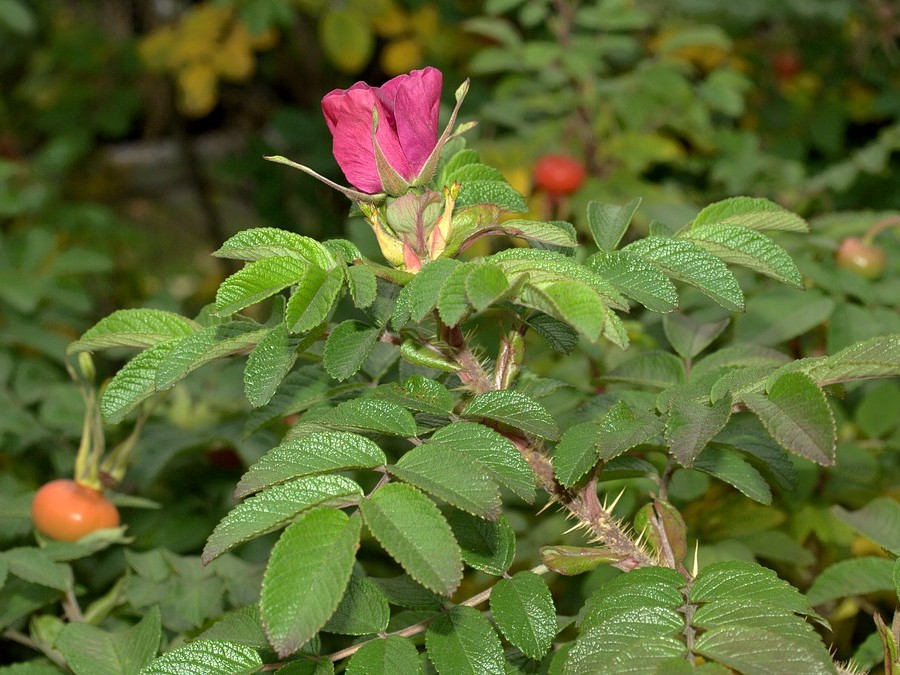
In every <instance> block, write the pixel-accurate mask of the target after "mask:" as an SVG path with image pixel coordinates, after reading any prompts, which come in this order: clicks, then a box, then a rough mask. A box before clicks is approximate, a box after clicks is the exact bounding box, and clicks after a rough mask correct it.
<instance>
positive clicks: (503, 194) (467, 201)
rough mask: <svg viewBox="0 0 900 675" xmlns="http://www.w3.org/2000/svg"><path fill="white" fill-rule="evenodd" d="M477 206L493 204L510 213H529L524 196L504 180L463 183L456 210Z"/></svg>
mask: <svg viewBox="0 0 900 675" xmlns="http://www.w3.org/2000/svg"><path fill="white" fill-rule="evenodd" d="M476 204H493V205H494V206H497V207H499V208H500V209H501V210H503V211H507V212H509V213H525V212H526V211H528V204H526V203H525V199H524V198H523V197H522V195H520V194H519V193H518V192H516V191H515V189H513V188H512V186H510V185H509V183H507V182H506V181H503V180H470V181H466V182H465V183H463V184H462V187H461V188H460V191H459V196H458V197H457V199H456V208H457V209H463V208H465V207H467V206H474V205H476Z"/></svg>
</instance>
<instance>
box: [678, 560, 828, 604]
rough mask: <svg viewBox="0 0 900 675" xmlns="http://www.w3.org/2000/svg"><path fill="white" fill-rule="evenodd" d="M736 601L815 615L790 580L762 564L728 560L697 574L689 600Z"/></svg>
mask: <svg viewBox="0 0 900 675" xmlns="http://www.w3.org/2000/svg"><path fill="white" fill-rule="evenodd" d="M722 601H733V602H738V603H741V604H743V605H747V606H757V607H769V608H774V609H779V610H784V611H787V612H794V613H796V614H802V615H808V616H812V617H815V616H816V614H815V612H814V611H813V609H812V606H811V605H810V603H809V601H808V600H807V599H806V598H805V597H804V596H803V595H802V594H801V593H800V591H798V590H797V589H796V588H794V587H793V586H791V585H790V584H789V583H788V582H786V581H784V580H782V579H779V578H778V575H777V574H776V573H775V572H774V571H773V570H770V569H768V568H766V567H763V566H762V565H758V564H756V563H751V562H742V561H729V562H718V563H712V564H711V565H707V566H706V567H704V568H703V569H702V570H701V571H700V573H699V574H698V575H697V578H696V579H695V581H694V583H693V585H692V586H691V588H690V591H689V593H688V602H693V603H699V604H704V603H707V602H722Z"/></svg>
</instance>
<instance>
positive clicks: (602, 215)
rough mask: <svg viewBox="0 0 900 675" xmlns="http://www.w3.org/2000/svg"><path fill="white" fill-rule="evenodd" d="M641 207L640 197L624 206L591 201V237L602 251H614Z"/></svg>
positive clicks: (588, 219)
mask: <svg viewBox="0 0 900 675" xmlns="http://www.w3.org/2000/svg"><path fill="white" fill-rule="evenodd" d="M640 205H641V199H640V197H636V198H635V199H632V200H631V201H630V202H628V203H627V204H625V205H624V206H618V205H615V204H601V203H600V202H595V201H590V202H588V205H587V222H588V227H589V228H590V230H591V236H592V237H593V238H594V242H595V243H596V244H597V248H599V249H600V250H601V251H612V250H613V249H615V248H616V246H618V245H619V242H620V241H621V240H622V236H623V235H624V234H625V232H626V230H628V226H629V224H631V218H632V217H633V216H634V212H635V211H637V210H638V207H639V206H640Z"/></svg>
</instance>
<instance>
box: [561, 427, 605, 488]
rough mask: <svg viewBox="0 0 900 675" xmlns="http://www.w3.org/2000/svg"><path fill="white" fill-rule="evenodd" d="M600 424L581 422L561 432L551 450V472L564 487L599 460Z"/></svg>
mask: <svg viewBox="0 0 900 675" xmlns="http://www.w3.org/2000/svg"><path fill="white" fill-rule="evenodd" d="M599 432H600V425H599V424H597V423H596V422H583V423H581V424H576V425H574V426H571V427H569V428H568V429H566V430H565V431H564V432H563V435H562V437H561V438H560V439H559V443H557V444H556V448H555V449H554V451H553V473H554V474H556V479H557V480H558V481H559V482H560V483H561V484H562V485H564V486H565V487H572V486H573V485H575V483H576V482H578V480H579V479H580V478H581V477H582V476H584V475H585V474H586V473H587V472H588V471H590V470H591V468H593V466H594V465H595V464H596V463H597V462H598V461H599V459H600V458H599V457H598V447H599V446H598V443H597V437H598V436H599Z"/></svg>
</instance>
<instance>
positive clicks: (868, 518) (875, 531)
mask: <svg viewBox="0 0 900 675" xmlns="http://www.w3.org/2000/svg"><path fill="white" fill-rule="evenodd" d="M831 512H832V513H833V514H834V515H835V516H836V517H837V518H838V520H841V521H843V522H845V523H847V524H848V525H849V526H850V527H852V528H853V529H854V530H856V531H857V532H859V533H860V534H862V535H864V536H866V537H868V538H869V539H871V540H872V541H874V542H875V543H876V544H878V545H879V546H881V547H882V548H884V549H887V550H888V551H890V552H891V553H893V554H894V555H900V504H898V503H897V502H896V501H895V500H894V499H890V498H889V497H878V498H876V499H873V500H872V501H870V502H869V503H868V504H866V505H865V506H864V507H863V508H861V509H859V510H858V511H847V510H846V509H844V508H843V507H842V506H839V505H835V506H832V507H831Z"/></svg>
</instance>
